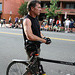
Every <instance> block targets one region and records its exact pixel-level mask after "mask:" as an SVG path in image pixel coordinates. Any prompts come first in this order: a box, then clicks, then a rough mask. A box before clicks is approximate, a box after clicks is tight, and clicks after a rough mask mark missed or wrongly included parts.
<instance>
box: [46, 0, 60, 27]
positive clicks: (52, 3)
mask: <svg viewBox="0 0 75 75" xmlns="http://www.w3.org/2000/svg"><path fill="white" fill-rule="evenodd" d="M57 2H59V0H51V1H50V6H49V7H48V6H46V11H47V13H46V15H47V18H49V17H51V18H52V19H53V18H54V17H55V16H57V15H58V14H61V11H57V12H56V10H60V8H58V6H57ZM52 27H53V22H52Z"/></svg>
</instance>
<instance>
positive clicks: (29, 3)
mask: <svg viewBox="0 0 75 75" xmlns="http://www.w3.org/2000/svg"><path fill="white" fill-rule="evenodd" d="M36 3H39V4H41V2H40V1H29V2H28V4H27V10H28V11H30V10H31V7H35V6H36Z"/></svg>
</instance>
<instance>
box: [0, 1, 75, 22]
mask: <svg viewBox="0 0 75 75" xmlns="http://www.w3.org/2000/svg"><path fill="white" fill-rule="evenodd" d="M24 1H25V2H26V1H27V2H28V1H30V0H15V1H14V0H0V18H5V19H6V20H8V18H9V16H10V15H11V17H12V20H14V18H15V17H16V16H18V17H21V16H20V15H19V14H18V8H19V7H20V5H21V3H24ZM39 1H41V6H42V11H41V14H40V16H39V19H40V20H42V19H43V18H44V17H45V13H46V11H45V5H48V6H49V3H50V0H39ZM58 7H61V9H60V10H62V14H61V15H60V17H61V20H62V22H63V21H64V20H65V18H64V17H65V13H66V14H67V16H68V17H70V18H73V19H74V20H75V0H59V2H58Z"/></svg>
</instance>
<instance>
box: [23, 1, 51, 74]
mask: <svg viewBox="0 0 75 75" xmlns="http://www.w3.org/2000/svg"><path fill="white" fill-rule="evenodd" d="M27 10H28V15H27V16H26V17H25V18H24V20H23V35H24V41H25V48H26V53H27V55H28V58H30V57H31V56H30V54H31V53H32V52H33V51H35V47H33V46H34V45H29V41H31V42H34V44H35V45H36V46H37V51H38V52H40V42H42V43H45V44H50V42H51V40H50V39H49V38H47V39H43V38H44V36H43V35H42V33H41V32H40V25H39V21H38V18H37V16H38V15H40V12H41V5H40V2H39V1H30V2H29V3H28V5H27ZM30 48H31V49H30ZM35 70H36V69H35ZM28 75H32V74H31V73H29V74H28Z"/></svg>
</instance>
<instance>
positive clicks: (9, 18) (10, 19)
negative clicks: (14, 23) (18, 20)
mask: <svg viewBox="0 0 75 75" xmlns="http://www.w3.org/2000/svg"><path fill="white" fill-rule="evenodd" d="M10 23H11V16H10V17H9V24H10Z"/></svg>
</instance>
